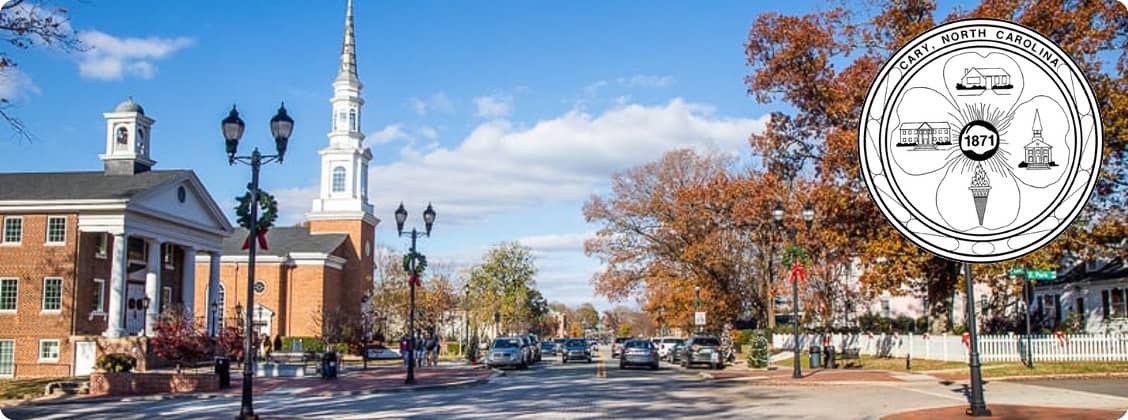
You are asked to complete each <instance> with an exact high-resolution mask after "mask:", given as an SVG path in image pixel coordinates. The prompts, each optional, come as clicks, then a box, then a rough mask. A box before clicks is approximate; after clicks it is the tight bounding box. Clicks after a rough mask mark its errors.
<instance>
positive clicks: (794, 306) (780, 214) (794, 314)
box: [772, 202, 815, 379]
mask: <svg viewBox="0 0 1128 420" xmlns="http://www.w3.org/2000/svg"><path fill="white" fill-rule="evenodd" d="M784 214H785V211H784V209H783V203H778V202H777V203H776V207H775V208H774V209H772V218H773V219H775V222H776V226H777V227H778V228H780V229H782V228H783V218H784ZM800 215H801V216H802V218H803V221H804V222H806V224H807V230H808V231H809V230H811V224H812V223H813V222H814V220H815V207H814V206H812V205H811V203H807V204H806V205H805V206H803V211H802V213H800ZM788 233H789V234H790V237H789V240H790V241H789V242H790V244H792V245H794V243H795V229H789V230H788ZM789 248H790V247H789ZM785 249H786V248H785ZM796 264H799V265H800V267H801V266H802V264H803V263H802V262H796ZM791 322H792V323H793V324H794V325H795V356H794V360H793V362H794V367H793V368H792V371H791V377H792V378H795V379H800V378H802V377H803V371H802V370H801V369H800V367H799V352H800V348H799V279H798V278H795V277H794V276H792V278H791Z"/></svg>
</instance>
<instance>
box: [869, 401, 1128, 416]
mask: <svg viewBox="0 0 1128 420" xmlns="http://www.w3.org/2000/svg"><path fill="white" fill-rule="evenodd" d="M987 409H988V410H991V417H977V418H988V419H1054V420H1057V419H1071V420H1098V419H1101V420H1103V419H1119V418H1121V416H1123V415H1125V413H1123V412H1120V411H1115V410H1096V409H1088V408H1061V407H1037V406H1029V405H1007V404H990V405H988V406H987ZM965 410H967V404H964V405H957V406H951V407H940V408H926V409H923V410H913V411H906V412H901V413H897V414H892V415H888V416H885V417H882V419H883V420H916V419H922V420H924V419H930V420H931V419H968V418H971V417H968V416H967V414H965V412H964V411H965Z"/></svg>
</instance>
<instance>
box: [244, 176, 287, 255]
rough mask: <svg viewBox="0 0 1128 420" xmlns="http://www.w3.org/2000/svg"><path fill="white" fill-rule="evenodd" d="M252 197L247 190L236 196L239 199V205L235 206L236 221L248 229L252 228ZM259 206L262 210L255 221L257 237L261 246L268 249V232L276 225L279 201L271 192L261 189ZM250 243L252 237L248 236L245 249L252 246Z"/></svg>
mask: <svg viewBox="0 0 1128 420" xmlns="http://www.w3.org/2000/svg"><path fill="white" fill-rule="evenodd" d="M251 197H252V196H251V193H250V192H247V193H246V194H243V195H242V196H241V197H237V198H236V200H239V205H238V206H236V207H235V216H236V219H235V221H236V222H237V223H239V226H242V227H244V228H246V229H247V230H250V229H251V223H252V222H251ZM258 208H259V210H261V214H260V215H259V217H258V220H255V221H254V226H255V229H256V230H257V231H258V232H257V233H258V235H257V236H258V238H257V239H258V243H259V247H260V248H262V249H267V247H266V232H267V231H269V230H270V228H271V227H274V221H275V220H278V201H277V200H275V199H274V196H273V195H270V193H268V192H266V191H263V190H261V189H260V190H259V191H258ZM250 243H251V238H250V237H247V240H246V241H244V242H243V249H247V248H250Z"/></svg>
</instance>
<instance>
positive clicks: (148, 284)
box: [145, 239, 162, 336]
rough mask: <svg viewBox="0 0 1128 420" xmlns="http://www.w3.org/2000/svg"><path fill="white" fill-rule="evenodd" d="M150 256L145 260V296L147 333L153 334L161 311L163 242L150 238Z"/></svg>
mask: <svg viewBox="0 0 1128 420" xmlns="http://www.w3.org/2000/svg"><path fill="white" fill-rule="evenodd" d="M148 243H149V258H148V259H146V262H145V270H146V271H148V272H147V273H145V297H147V298H149V309H148V310H146V311H145V335H150V336H151V335H153V328H154V327H156V325H157V316H158V315H160V313H161V244H162V242H161V241H160V240H157V239H150V240H149V241H148Z"/></svg>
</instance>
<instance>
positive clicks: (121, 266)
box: [102, 233, 129, 337]
mask: <svg viewBox="0 0 1128 420" xmlns="http://www.w3.org/2000/svg"><path fill="white" fill-rule="evenodd" d="M126 238H127V236H125V234H124V233H115V234H114V245H113V247H114V249H113V251H111V252H112V255H111V257H110V258H113V260H112V262H111V265H110V308H109V309H107V310H106V312H107V316H106V318H107V321H108V322H107V324H108V325H106V331H105V332H103V333H102V335H104V336H106V337H121V336H122V335H124V334H125V280H126V278H125V276H126V272H125V270H126V267H128V266H129V263H128V262H127V261H126V258H127V254H128V252H127V249H126V244H127V243H128V242H129V241H128V240H127V239H126Z"/></svg>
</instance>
